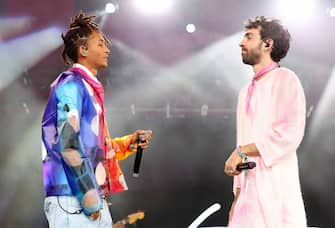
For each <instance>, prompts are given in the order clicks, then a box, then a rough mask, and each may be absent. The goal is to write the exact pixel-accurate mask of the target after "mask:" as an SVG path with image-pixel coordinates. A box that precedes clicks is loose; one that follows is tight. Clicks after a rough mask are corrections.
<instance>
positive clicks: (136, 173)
mask: <svg viewBox="0 0 335 228" xmlns="http://www.w3.org/2000/svg"><path fill="white" fill-rule="evenodd" d="M142 138H143V135H139V137H138V144H140V143H144V142H145V141H144V140H142ZM142 154H143V148H142V147H140V146H137V150H136V156H135V163H134V169H133V177H139V176H140V164H141V159H142Z"/></svg>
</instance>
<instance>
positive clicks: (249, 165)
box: [236, 162, 256, 171]
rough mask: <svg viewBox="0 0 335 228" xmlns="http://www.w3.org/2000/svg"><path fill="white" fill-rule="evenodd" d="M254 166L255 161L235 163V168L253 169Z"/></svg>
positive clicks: (241, 169)
mask: <svg viewBox="0 0 335 228" xmlns="http://www.w3.org/2000/svg"><path fill="white" fill-rule="evenodd" d="M255 167H256V162H245V163H242V164H239V165H237V167H236V170H237V171H243V170H249V169H253V168H255Z"/></svg>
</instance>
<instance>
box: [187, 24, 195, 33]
mask: <svg viewBox="0 0 335 228" xmlns="http://www.w3.org/2000/svg"><path fill="white" fill-rule="evenodd" d="M195 29H196V28H195V25H194V24H188V25H186V31H187V32H189V33H193V32H195Z"/></svg>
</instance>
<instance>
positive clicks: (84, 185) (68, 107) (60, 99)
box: [55, 81, 102, 219]
mask: <svg viewBox="0 0 335 228" xmlns="http://www.w3.org/2000/svg"><path fill="white" fill-rule="evenodd" d="M55 93H56V98H57V131H58V135H59V143H58V151H59V153H60V155H61V158H62V164H63V167H64V170H65V173H66V177H67V180H68V183H69V185H70V187H71V190H72V192H73V194H74V195H75V196H76V197H77V198H78V200H79V202H80V205H81V206H82V210H83V212H84V213H85V214H86V215H91V214H92V215H93V219H95V218H97V217H98V216H99V210H100V209H101V208H102V200H101V198H100V195H99V191H98V187H97V184H96V180H95V176H94V173H93V170H92V164H91V162H90V160H89V159H88V158H86V157H85V156H84V147H83V145H82V141H81V137H80V116H81V113H82V101H83V95H82V90H81V87H80V85H79V84H78V83H77V82H74V81H68V82H66V83H64V84H61V85H59V86H58V87H57V88H56V90H55Z"/></svg>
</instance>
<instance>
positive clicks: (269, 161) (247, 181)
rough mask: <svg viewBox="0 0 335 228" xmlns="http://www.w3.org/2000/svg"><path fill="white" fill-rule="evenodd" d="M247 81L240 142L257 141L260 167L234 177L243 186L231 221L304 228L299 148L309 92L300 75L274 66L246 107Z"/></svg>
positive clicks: (233, 224)
mask: <svg viewBox="0 0 335 228" xmlns="http://www.w3.org/2000/svg"><path fill="white" fill-rule="evenodd" d="M247 91H248V86H246V87H244V88H243V89H242V90H241V91H240V94H239V101H238V109H237V145H246V144H250V143H255V144H256V147H257V148H258V151H259V153H260V156H259V157H250V160H253V161H255V162H256V163H257V167H256V168H254V169H253V170H251V171H249V172H248V173H246V172H243V173H241V174H240V175H238V176H235V177H234V191H236V188H240V189H241V192H240V196H239V199H238V201H237V203H236V206H235V210H234V216H233V219H232V222H231V224H230V226H229V227H234V228H236V227H248V228H263V227H264V228H302V227H303V228H305V227H306V215H305V209H304V204H303V199H302V194H301V189H300V182H299V172H298V161H297V154H296V150H297V148H298V146H299V144H300V142H301V140H302V138H303V135H304V129H305V110H306V104H305V96H304V91H303V89H302V86H301V84H300V81H299V79H298V77H297V76H296V75H295V73H294V72H292V71H290V70H288V69H286V68H276V69H274V70H272V71H270V72H268V73H267V74H266V75H264V76H263V77H262V78H260V79H259V80H257V81H256V82H255V87H254V90H253V92H252V97H251V100H250V110H249V112H248V113H246V98H247Z"/></svg>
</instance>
